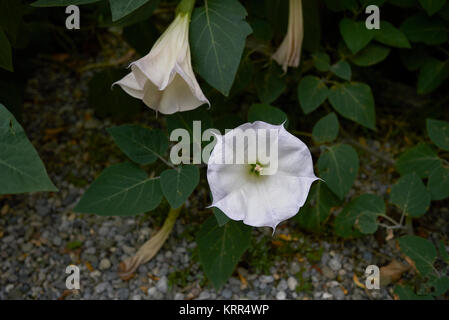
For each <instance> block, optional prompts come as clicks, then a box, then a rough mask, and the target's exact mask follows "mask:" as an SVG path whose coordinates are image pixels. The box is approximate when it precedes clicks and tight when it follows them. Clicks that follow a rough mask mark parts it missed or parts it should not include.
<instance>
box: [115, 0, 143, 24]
mask: <svg viewBox="0 0 449 320" xmlns="http://www.w3.org/2000/svg"><path fill="white" fill-rule="evenodd" d="M148 1H151V0H109V4H110V6H111V14H112V21H117V20H119V19H121V18H123V17H124V16H126V15H128V14H130V13H131V12H133V11H134V10H136V9H138V8H140V7H141V6H143V5H144V4H146V3H147V2H148Z"/></svg>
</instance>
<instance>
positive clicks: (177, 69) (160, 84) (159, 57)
mask: <svg viewBox="0 0 449 320" xmlns="http://www.w3.org/2000/svg"><path fill="white" fill-rule="evenodd" d="M189 20H190V14H189V13H185V12H179V13H178V14H177V15H176V18H175V20H174V21H173V22H172V23H171V24H170V26H169V27H168V28H167V30H165V32H164V33H163V34H162V35H161V37H160V38H159V39H158V40H157V42H156V43H155V44H154V46H153V48H152V49H151V51H150V53H148V54H147V55H146V56H145V57H143V58H141V59H139V60H137V61H135V62H133V63H131V65H130V66H131V73H129V74H128V75H126V76H125V77H124V78H123V79H121V80H120V81H118V82H116V83H114V84H118V85H120V86H121V87H122V89H123V90H124V91H125V92H127V93H128V94H129V95H131V96H133V97H134V98H138V99H141V100H142V101H143V102H144V103H145V104H146V105H147V106H148V107H150V108H151V109H154V110H156V111H157V112H161V113H163V114H172V113H175V112H178V111H188V110H193V109H195V108H197V107H199V106H200V105H202V104H204V103H207V104H209V101H208V100H207V98H206V97H205V96H204V94H203V92H202V91H201V88H200V86H199V84H198V82H197V80H196V78H195V74H194V73H193V69H192V63H191V58H190V46H189Z"/></svg>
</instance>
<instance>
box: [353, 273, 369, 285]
mask: <svg viewBox="0 0 449 320" xmlns="http://www.w3.org/2000/svg"><path fill="white" fill-rule="evenodd" d="M352 281H354V283H355V285H356V286H357V287H359V288H362V289H365V288H366V287H365V285H364V284H363V283H361V282H360V281H359V278H358V277H357V275H356V274H355V273H354V274H353V275H352Z"/></svg>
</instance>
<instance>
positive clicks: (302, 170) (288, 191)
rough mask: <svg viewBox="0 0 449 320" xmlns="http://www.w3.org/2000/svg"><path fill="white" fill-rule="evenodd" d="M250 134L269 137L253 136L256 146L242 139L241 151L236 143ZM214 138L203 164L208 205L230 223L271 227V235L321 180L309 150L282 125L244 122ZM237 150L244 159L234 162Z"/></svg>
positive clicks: (303, 201) (302, 203)
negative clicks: (211, 147)
mask: <svg viewBox="0 0 449 320" xmlns="http://www.w3.org/2000/svg"><path fill="white" fill-rule="evenodd" d="M251 130H252V131H257V132H268V131H269V132H270V137H269V138H264V139H261V138H262V137H264V136H265V137H266V135H265V134H264V135H257V143H254V142H250V140H249V138H248V139H247V138H245V140H244V141H246V142H245V143H243V144H240V149H239V147H238V146H239V144H238V142H237V143H235V141H236V140H239V138H241V137H242V135H243V136H247V137H249V136H250V135H249V134H245V133H247V132H248V131H251ZM236 132H238V134H236ZM273 132H274V133H275V134H272V133H273ZM242 133H243V134H242ZM216 138H217V143H216V145H215V147H214V149H213V150H212V152H211V155H210V158H209V161H208V166H207V180H208V182H209V186H210V190H211V192H212V197H213V203H212V205H211V207H217V208H219V209H220V210H221V211H223V212H224V213H225V214H226V215H227V216H228V217H229V218H230V219H232V220H243V222H244V223H245V224H247V225H250V226H254V227H263V226H266V227H271V228H273V232H274V230H275V228H276V226H277V225H278V224H279V223H280V222H281V221H284V220H286V219H288V218H291V217H292V216H294V215H296V214H297V213H298V211H299V209H300V208H301V207H302V206H303V205H304V203H305V201H306V199H307V195H308V193H309V190H310V187H311V185H312V183H313V182H314V181H315V180H317V179H319V178H317V177H316V176H315V174H314V172H313V162H312V156H311V154H310V151H309V149H308V148H307V146H306V145H305V144H304V143H303V142H302V141H301V140H299V139H298V138H296V137H295V136H293V135H292V134H290V133H289V132H288V131H287V130H285V128H284V126H283V124H282V125H278V126H276V125H271V124H268V123H266V122H262V121H255V122H253V123H246V124H243V125H241V126H239V127H237V128H235V129H233V130H231V131H228V132H227V133H225V135H217V136H216ZM273 139H274V140H275V141H274V140H273ZM260 141H262V143H260ZM254 144H257V154H255V153H254ZM242 145H243V148H242ZM267 145H269V148H268V147H267ZM273 146H274V148H273ZM272 148H273V150H272ZM241 149H244V153H245V154H244V159H246V160H247V161H246V162H244V163H243V164H237V163H238V161H235V160H236V159H237V158H238V152H239V150H241ZM268 150H269V152H268ZM234 153H237V156H236V155H234ZM268 153H269V154H270V156H269V157H267V154H268ZM251 154H252V155H251ZM262 156H263V157H262ZM230 160H233V161H230ZM267 160H268V161H267ZM232 162H233V163H232ZM264 171H266V172H264Z"/></svg>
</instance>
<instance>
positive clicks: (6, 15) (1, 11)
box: [0, 0, 27, 46]
mask: <svg viewBox="0 0 449 320" xmlns="http://www.w3.org/2000/svg"><path fill="white" fill-rule="evenodd" d="M26 10H27V7H26V6H24V5H23V4H22V2H21V1H17V0H2V1H0V26H1V27H2V28H3V30H4V31H5V33H6V34H7V35H8V36H9V39H10V41H11V45H12V46H14V45H15V43H16V41H17V36H18V33H19V29H20V25H21V24H22V23H23V18H22V16H23V15H24V13H25V11H26Z"/></svg>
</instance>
